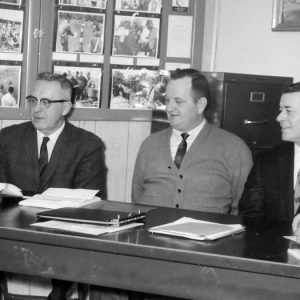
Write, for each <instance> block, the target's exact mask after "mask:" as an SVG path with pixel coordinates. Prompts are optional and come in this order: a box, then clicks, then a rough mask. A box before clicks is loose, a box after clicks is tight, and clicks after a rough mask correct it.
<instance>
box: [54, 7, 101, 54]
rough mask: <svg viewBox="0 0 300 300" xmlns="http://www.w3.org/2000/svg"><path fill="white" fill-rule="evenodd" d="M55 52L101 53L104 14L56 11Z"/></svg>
mask: <svg viewBox="0 0 300 300" xmlns="http://www.w3.org/2000/svg"><path fill="white" fill-rule="evenodd" d="M57 20H58V22H57V37H56V52H69V53H74V52H76V53H78V52H80V53H86V54H88V53H97V54H102V53H103V36H104V24H105V15H104V14H94V13H75V12H70V11H58V18H57Z"/></svg>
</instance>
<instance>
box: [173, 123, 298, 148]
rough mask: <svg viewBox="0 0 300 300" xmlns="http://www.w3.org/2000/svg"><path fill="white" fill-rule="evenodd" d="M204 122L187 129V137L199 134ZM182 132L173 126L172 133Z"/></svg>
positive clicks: (179, 133) (179, 134)
mask: <svg viewBox="0 0 300 300" xmlns="http://www.w3.org/2000/svg"><path fill="white" fill-rule="evenodd" d="M205 123H206V119H204V120H203V121H202V122H201V123H200V124H199V125H198V126H196V127H194V128H193V129H192V130H190V131H188V132H187V133H188V134H189V138H194V137H196V136H197V135H198V134H199V132H200V131H201V130H202V129H203V127H204V125H205ZM182 133H183V132H181V131H179V130H177V129H175V128H173V134H174V135H175V136H176V137H181V134H182ZM299 151H300V148H299Z"/></svg>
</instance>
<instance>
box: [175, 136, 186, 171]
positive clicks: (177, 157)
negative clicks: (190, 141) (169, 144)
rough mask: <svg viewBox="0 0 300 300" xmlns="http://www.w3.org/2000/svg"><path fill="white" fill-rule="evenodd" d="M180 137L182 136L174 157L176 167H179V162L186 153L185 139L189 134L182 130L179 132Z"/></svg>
mask: <svg viewBox="0 0 300 300" xmlns="http://www.w3.org/2000/svg"><path fill="white" fill-rule="evenodd" d="M181 137H182V141H181V143H180V144H179V146H178V148H177V152H176V155H175V159H174V163H175V165H176V167H177V168H178V169H179V168H180V165H181V162H182V160H183V157H184V155H185V153H186V148H187V143H186V139H187V138H188V137H189V135H188V134H187V133H186V132H184V133H182V134H181Z"/></svg>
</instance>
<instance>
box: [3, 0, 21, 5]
mask: <svg viewBox="0 0 300 300" xmlns="http://www.w3.org/2000/svg"><path fill="white" fill-rule="evenodd" d="M0 4H11V5H21V4H22V0H0Z"/></svg>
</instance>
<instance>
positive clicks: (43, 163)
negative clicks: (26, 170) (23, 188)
mask: <svg viewBox="0 0 300 300" xmlns="http://www.w3.org/2000/svg"><path fill="white" fill-rule="evenodd" d="M49 140H50V139H49V138H48V137H47V136H45V137H43V142H42V145H41V150H40V158H39V167H40V177H42V175H43V173H44V171H45V169H46V167H47V164H48V150H47V143H48V142H49Z"/></svg>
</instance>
